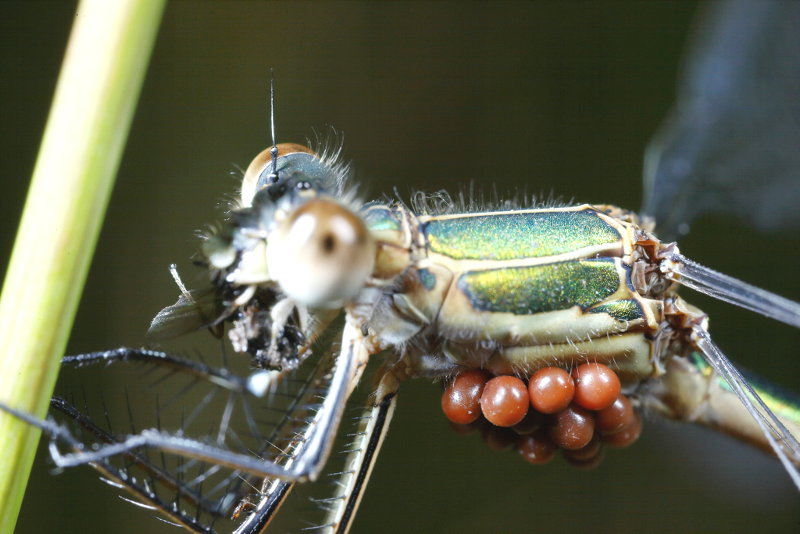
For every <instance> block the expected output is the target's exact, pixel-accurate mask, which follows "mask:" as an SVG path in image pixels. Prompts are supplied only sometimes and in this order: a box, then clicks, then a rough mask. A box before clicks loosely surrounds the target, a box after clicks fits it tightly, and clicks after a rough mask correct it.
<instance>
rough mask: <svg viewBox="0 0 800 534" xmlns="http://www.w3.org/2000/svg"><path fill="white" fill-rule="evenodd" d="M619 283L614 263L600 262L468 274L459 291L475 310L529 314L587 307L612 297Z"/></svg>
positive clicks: (462, 279)
mask: <svg viewBox="0 0 800 534" xmlns="http://www.w3.org/2000/svg"><path fill="white" fill-rule="evenodd" d="M620 282H621V280H620V276H619V273H618V272H617V268H616V265H615V263H614V261H613V260H610V259H599V260H584V261H567V262H560V263H549V264H546V265H536V266H531V267H508V268H504V269H492V270H488V271H470V272H467V273H464V274H463V275H461V277H460V278H459V280H458V288H459V289H460V290H461V291H462V292H463V293H464V295H466V297H467V298H468V299H469V300H470V303H471V304H472V307H473V308H474V309H476V310H479V311H488V312H506V313H513V314H516V315H532V314H535V313H541V312H548V311H555V310H565V309H567V308H571V307H573V306H580V307H581V308H582V309H586V308H589V307H591V306H594V305H595V304H598V303H600V302H602V301H603V300H604V299H606V298H608V297H609V296H610V295H612V294H614V293H615V292H616V291H617V289H619V286H620Z"/></svg>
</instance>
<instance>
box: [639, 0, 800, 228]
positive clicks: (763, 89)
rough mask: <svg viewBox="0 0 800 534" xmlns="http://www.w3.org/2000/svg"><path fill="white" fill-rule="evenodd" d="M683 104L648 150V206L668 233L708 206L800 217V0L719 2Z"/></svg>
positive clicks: (749, 216)
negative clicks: (798, 205) (799, 195)
mask: <svg viewBox="0 0 800 534" xmlns="http://www.w3.org/2000/svg"><path fill="white" fill-rule="evenodd" d="M706 7H707V12H706V13H704V15H705V16H703V17H701V18H700V21H699V23H698V25H697V27H696V28H695V32H694V37H693V39H692V41H691V46H690V49H689V54H688V56H687V58H686V60H685V64H684V66H683V72H682V76H681V80H680V84H679V87H678V97H677V101H676V104H675V107H674V109H673V110H672V112H671V114H670V115H669V116H668V118H667V120H666V121H665V123H664V124H663V125H662V127H661V129H660V131H659V132H658V133H657V135H656V136H655V137H654V138H653V140H652V141H651V142H650V145H649V146H648V148H647V152H646V154H645V165H644V182H645V196H644V206H643V209H642V211H643V212H644V213H646V214H648V215H651V216H653V217H654V218H655V220H656V223H657V225H658V231H659V234H660V235H661V237H662V238H668V239H671V238H673V237H674V236H675V235H676V234H678V233H685V232H686V231H687V230H688V224H689V223H690V222H691V221H692V220H693V219H694V218H695V217H696V216H698V215H700V214H702V213H706V212H716V213H722V214H733V215H735V216H736V217H737V218H740V219H743V220H744V221H746V222H747V223H748V224H750V225H752V226H754V227H757V228H760V229H763V230H770V229H777V228H788V227H798V226H800V210H798V209H797V207H796V200H797V198H798V193H800V150H798V148H797V144H798V140H800V98H798V95H800V2H796V1H781V0H764V1H753V0H730V1H724V2H712V3H711V4H709V5H708V6H706Z"/></svg>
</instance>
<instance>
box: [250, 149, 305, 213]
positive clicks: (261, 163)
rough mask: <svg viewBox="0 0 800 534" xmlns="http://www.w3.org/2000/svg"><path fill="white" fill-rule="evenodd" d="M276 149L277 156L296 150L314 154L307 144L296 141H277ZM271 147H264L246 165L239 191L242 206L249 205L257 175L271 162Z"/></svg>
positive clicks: (292, 152)
mask: <svg viewBox="0 0 800 534" xmlns="http://www.w3.org/2000/svg"><path fill="white" fill-rule="evenodd" d="M276 148H277V149H278V156H277V157H279V158H280V157H283V156H286V155H288V154H295V153H297V152H304V153H306V154H311V155H313V156H316V154H315V153H314V151H312V150H311V149H310V148H308V147H307V146H303V145H298V144H296V143H279V144H278V145H276ZM271 151H272V147H268V148H265V149H264V150H262V151H261V152H260V153H259V154H258V155H257V156H256V157H255V158H253V161H251V162H250V165H248V166H247V170H246V171H245V173H244V178H243V179H242V193H241V196H240V198H241V203H242V206H243V207H248V206H251V205H252V203H253V196H254V195H255V194H256V186H257V184H258V177H259V176H260V175H261V173H262V172H263V171H264V169H266V168H267V165H271V164H272V152H271Z"/></svg>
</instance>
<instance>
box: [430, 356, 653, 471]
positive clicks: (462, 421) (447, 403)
mask: <svg viewBox="0 0 800 534" xmlns="http://www.w3.org/2000/svg"><path fill="white" fill-rule="evenodd" d="M442 411H444V414H445V416H447V418H448V419H450V421H452V422H453V423H455V425H458V426H460V428H464V429H466V430H469V429H471V428H472V427H475V426H476V425H477V426H481V425H482V424H483V426H484V427H485V428H484V430H485V431H484V437H485V438H486V440H487V442H488V443H489V446H490V447H492V448H494V449H499V450H502V449H507V448H511V447H515V448H516V449H517V451H519V453H520V454H521V455H522V457H523V458H525V460H527V461H529V462H531V463H534V464H540V463H545V462H547V461H549V460H550V459H551V458H552V457H553V455H554V454H555V452H556V450H557V449H559V448H561V449H563V451H564V456H565V457H566V458H567V460H569V461H570V463H572V464H575V465H579V466H584V467H593V466H595V465H597V464H598V463H599V462H600V460H601V454H602V448H603V447H602V444H603V443H606V444H608V445H611V446H613V447H627V446H628V445H630V444H632V443H633V442H634V441H636V440H637V439H638V437H639V434H640V432H641V429H642V421H641V417H640V416H639V414H638V413H636V411H635V410H634V409H633V406H632V405H631V401H630V400H629V399H628V398H627V397H626V396H625V395H623V394H621V393H620V381H619V377H618V376H617V374H616V373H615V372H614V371H612V370H611V369H609V368H608V367H606V366H605V365H603V364H601V363H585V364H582V365H579V366H578V367H576V368H575V369H573V371H572V373H571V374H570V373H568V372H567V371H565V370H564V369H561V368H560V367H545V368H544V369H539V370H538V371H536V372H535V373H534V374H533V375H531V377H530V379H529V380H528V384H527V385H526V384H525V382H523V381H522V380H521V379H519V378H517V377H515V376H495V377H492V376H490V375H489V374H488V373H486V372H485V371H481V370H477V369H475V370H471V371H465V372H463V373H460V374H458V375H457V376H456V377H455V379H454V380H453V381H452V382H451V383H450V384H448V385H447V387H446V388H445V390H444V393H443V394H442ZM481 416H483V418H485V420H486V421H488V422H489V423H491V425H486V424H485V423H484V421H483V420H482V419H481ZM464 425H468V426H466V427H465V426H464ZM492 425H494V426H492ZM497 427H500V428H497ZM508 429H511V430H512V431H511V432H509V431H508Z"/></svg>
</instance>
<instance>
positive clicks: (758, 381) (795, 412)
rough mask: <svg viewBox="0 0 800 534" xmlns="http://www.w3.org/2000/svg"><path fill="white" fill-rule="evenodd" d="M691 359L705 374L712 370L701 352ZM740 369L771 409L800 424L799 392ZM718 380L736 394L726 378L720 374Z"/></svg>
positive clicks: (693, 355)
mask: <svg viewBox="0 0 800 534" xmlns="http://www.w3.org/2000/svg"><path fill="white" fill-rule="evenodd" d="M689 359H690V361H691V362H692V364H693V365H694V366H695V367H696V368H697V369H699V370H700V372H702V373H703V374H704V375H708V374H710V373H711V372H712V369H711V366H710V365H709V364H708V362H706V361H705V359H704V358H703V355H702V354H701V353H699V352H693V353H692V354H691V355H690V356H689ZM739 371H740V372H741V373H742V375H743V376H744V377H745V379H746V380H747V381H748V382H749V383H750V385H751V386H752V387H753V389H755V390H756V393H758V396H759V397H761V399H762V400H763V401H764V404H766V405H767V406H768V407H769V409H770V410H772V411H773V412H774V413H775V414H776V415H777V416H778V417H780V418H782V419H786V420H789V421H792V422H794V423H795V424H798V425H800V396H798V395H797V393H794V392H793V391H789V390H787V389H784V388H782V387H780V386H778V385H776V384H773V383H771V382H769V381H767V380H766V379H765V378H763V377H761V376H759V375H757V374H756V373H753V372H752V371H745V370H742V369H739ZM717 382H718V383H719V385H720V387H722V388H723V389H724V390H726V391H729V392H730V393H731V395H735V393H734V391H733V388H731V386H730V384H728V382H727V381H726V380H725V379H724V378H722V377H719V376H718V377H717Z"/></svg>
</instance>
